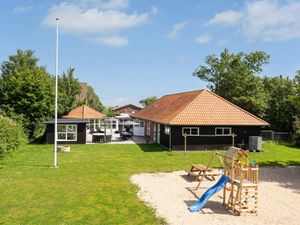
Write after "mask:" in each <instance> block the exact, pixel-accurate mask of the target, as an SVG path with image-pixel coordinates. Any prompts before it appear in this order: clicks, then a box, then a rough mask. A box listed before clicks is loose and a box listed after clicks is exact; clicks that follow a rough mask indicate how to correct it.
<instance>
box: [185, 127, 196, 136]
mask: <svg viewBox="0 0 300 225" xmlns="http://www.w3.org/2000/svg"><path fill="white" fill-rule="evenodd" d="M187 129H189V130H190V134H187V135H186V136H199V134H200V129H199V127H182V130H181V132H182V136H184V132H183V131H184V130H187ZM192 129H197V134H192Z"/></svg>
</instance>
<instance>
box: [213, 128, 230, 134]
mask: <svg viewBox="0 0 300 225" xmlns="http://www.w3.org/2000/svg"><path fill="white" fill-rule="evenodd" d="M215 135H216V136H231V127H216V128H215Z"/></svg>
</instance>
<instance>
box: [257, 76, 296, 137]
mask: <svg viewBox="0 0 300 225" xmlns="http://www.w3.org/2000/svg"><path fill="white" fill-rule="evenodd" d="M263 82H264V87H265V88H264V89H265V92H266V93H267V94H268V100H267V109H266V113H265V119H266V120H267V121H268V122H269V123H270V124H271V127H272V129H274V130H277V131H287V132H291V131H292V130H293V121H294V116H295V113H296V111H295V110H296V109H295V107H294V105H293V103H292V102H291V101H290V98H291V96H294V95H295V94H296V85H295V82H294V80H291V79H289V78H288V77H283V76H277V77H265V78H264V81H263Z"/></svg>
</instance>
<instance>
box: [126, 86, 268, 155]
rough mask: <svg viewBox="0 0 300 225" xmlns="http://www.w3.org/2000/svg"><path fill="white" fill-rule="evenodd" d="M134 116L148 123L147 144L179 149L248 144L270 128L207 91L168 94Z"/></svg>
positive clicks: (146, 128)
mask: <svg viewBox="0 0 300 225" xmlns="http://www.w3.org/2000/svg"><path fill="white" fill-rule="evenodd" d="M132 117H134V118H137V119H141V120H144V121H145V137H146V138H147V140H148V141H150V142H154V143H159V144H161V145H163V146H165V147H167V148H169V149H178V150H182V149H185V146H188V149H189V150H192V149H211V148H212V149H216V148H217V149H224V148H227V147H228V146H230V145H232V144H233V142H234V144H248V139H249V137H250V136H260V133H261V128H262V127H265V126H268V125H269V124H268V123H267V122H266V121H264V120H262V119H260V118H258V117H257V116H255V115H253V114H251V113H249V112H247V111H245V110H244V109H242V108H240V107H238V106H236V105H234V104H233V103H231V102H229V101H227V100H226V99H224V98H222V97H220V96H218V95H217V94H215V93H213V92H211V91H208V90H196V91H190V92H183V93H176V94H170V95H165V96H163V97H161V98H160V99H158V100H157V101H155V102H154V103H152V104H150V105H148V106H147V107H145V108H144V109H142V110H140V111H138V112H137V113H135V114H134V115H132Z"/></svg>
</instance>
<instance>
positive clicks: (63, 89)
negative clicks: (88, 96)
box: [58, 68, 81, 116]
mask: <svg viewBox="0 0 300 225" xmlns="http://www.w3.org/2000/svg"><path fill="white" fill-rule="evenodd" d="M74 70H75V69H74V68H69V69H68V70H67V72H66V73H65V72H64V73H63V74H62V76H60V77H59V78H58V115H59V116H62V115H65V114H66V113H68V112H69V111H71V110H72V109H73V108H74V107H75V106H76V97H77V95H78V94H80V91H81V88H80V82H79V81H78V80H77V79H75V78H74Z"/></svg>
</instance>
